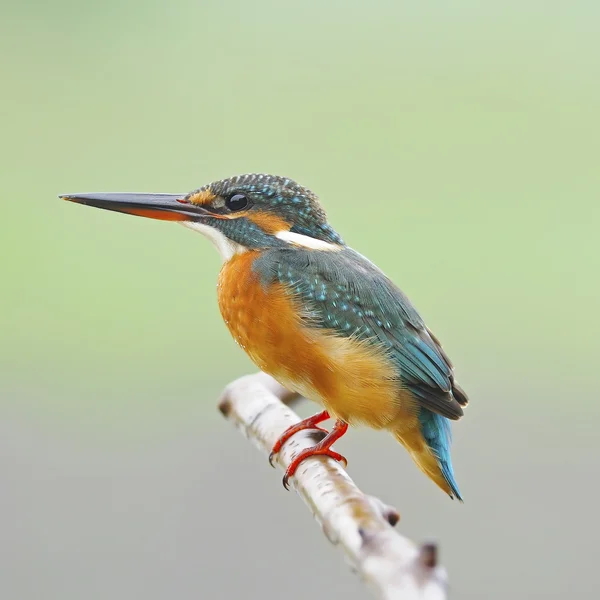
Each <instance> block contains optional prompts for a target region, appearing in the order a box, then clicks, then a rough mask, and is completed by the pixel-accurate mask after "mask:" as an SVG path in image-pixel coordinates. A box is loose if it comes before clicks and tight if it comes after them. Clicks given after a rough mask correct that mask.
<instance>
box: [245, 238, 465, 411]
mask: <svg viewBox="0 0 600 600" xmlns="http://www.w3.org/2000/svg"><path fill="white" fill-rule="evenodd" d="M254 269H255V271H256V272H257V274H258V275H259V277H260V278H261V280H262V281H263V283H264V284H268V283H272V282H279V283H282V284H284V285H285V286H286V287H287V288H288V289H289V290H290V293H291V294H293V295H295V296H296V297H297V298H298V300H299V301H300V302H301V303H302V305H303V306H304V307H305V308H306V310H307V312H308V314H310V317H311V318H310V323H311V325H312V326H317V327H323V328H326V329H330V330H332V331H334V332H335V333H336V334H338V335H343V336H354V337H356V338H358V339H361V340H368V341H372V342H376V343H379V344H381V345H382V346H383V347H385V348H386V350H387V351H388V353H389V355H390V356H391V358H392V359H393V361H394V363H395V364H396V366H397V376H398V378H399V379H400V380H401V381H402V384H403V385H404V386H405V387H406V388H408V389H409V390H410V391H411V392H412V394H413V396H414V397H415V399H416V400H417V401H418V402H419V404H420V405H421V406H423V407H424V408H427V409H428V410H431V411H433V412H435V413H437V414H439V415H442V416H444V417H447V418H449V419H458V418H459V417H460V416H461V415H462V414H463V410H462V406H464V405H466V404H467V402H468V399H467V396H466V395H465V393H464V392H463V391H462V390H461V388H460V387H459V386H458V385H457V384H456V383H455V381H454V374H453V367H452V363H451V362H450V360H449V359H448V356H447V355H446V354H445V352H444V351H443V349H442V347H441V346H440V343H439V342H438V340H437V339H436V338H435V337H434V336H433V334H432V333H431V332H430V331H429V330H428V329H427V327H426V326H425V324H424V322H423V319H422V318H421V316H420V315H419V313H418V312H417V311H416V309H415V308H414V307H413V305H412V304H411V302H410V301H409V299H408V298H407V297H406V296H405V294H403V292H402V291H401V290H400V289H399V288H398V287H397V286H396V285H394V283H393V282H392V281H391V280H390V279H389V278H388V277H386V276H385V275H384V274H383V273H382V271H380V270H379V269H378V268H377V267H376V266H375V265H373V263H371V262H370V261H369V260H367V259H366V258H365V257H363V256H362V255H360V254H359V253H357V252H355V251H354V250H352V249H350V248H348V247H343V248H342V249H341V250H339V251H318V250H308V249H307V250H303V249H297V248H295V249H273V250H268V251H266V252H265V253H264V254H263V255H262V256H261V257H260V258H258V259H257V260H256V261H255V263H254Z"/></svg>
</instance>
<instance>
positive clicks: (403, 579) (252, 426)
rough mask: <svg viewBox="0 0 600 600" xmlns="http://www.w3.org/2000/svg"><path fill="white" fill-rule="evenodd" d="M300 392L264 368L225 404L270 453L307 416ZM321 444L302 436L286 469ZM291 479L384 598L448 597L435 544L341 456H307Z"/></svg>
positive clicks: (284, 455)
mask: <svg viewBox="0 0 600 600" xmlns="http://www.w3.org/2000/svg"><path fill="white" fill-rule="evenodd" d="M296 398H298V396H297V395H295V394H292V393H291V392H289V391H288V390H286V389H285V388H283V387H282V386H281V385H279V384H278V383H277V382H276V381H275V380H274V379H272V378H271V377H269V376H268V375H265V374H264V373H257V374H255V375H248V376H246V377H242V378H241V379H238V380H236V381H234V382H233V383H231V384H230V385H229V386H228V387H227V388H226V389H225V392H224V393H223V396H222V398H221V402H220V404H219V409H220V410H221V412H222V413H223V415H225V417H226V418H227V419H229V420H230V421H232V422H233V423H234V424H235V425H236V426H237V427H238V428H239V429H240V430H241V431H242V432H243V433H244V435H245V436H246V437H247V438H248V439H250V440H251V441H252V442H253V443H254V445H256V446H257V447H258V448H259V449H260V450H261V451H262V452H263V453H265V454H266V455H268V454H269V452H270V450H271V448H272V446H273V444H274V443H275V441H276V440H277V438H278V437H279V436H280V435H281V433H282V432H283V431H284V430H285V429H287V428H288V427H289V426H291V425H294V424H295V423H297V422H298V421H299V420H300V418H299V417H298V415H296V413H294V412H293V411H292V410H291V408H289V406H288V405H289V404H290V403H291V402H292V401H293V400H295V399H296ZM314 444H315V438H314V437H313V435H312V434H311V433H310V431H306V432H300V433H298V434H296V435H294V436H293V438H291V439H290V440H289V441H288V442H286V444H285V445H284V447H283V449H282V451H281V452H280V454H279V457H278V464H279V466H280V467H282V468H283V469H285V468H286V467H287V465H289V464H290V462H291V460H292V459H293V457H294V456H295V455H296V454H297V453H298V452H301V451H302V450H304V449H305V448H308V447H310V446H312V445H314ZM265 463H266V460H265ZM291 482H292V485H294V487H295V488H296V491H297V492H298V494H299V495H300V497H301V498H302V499H303V500H304V501H305V502H306V504H307V505H308V507H309V508H310V510H311V512H312V513H313V515H314V516H315V518H316V520H317V521H318V522H319V523H320V524H321V526H322V528H323V532H324V533H325V535H326V536H327V538H328V539H329V540H330V541H331V542H332V543H334V544H337V545H339V546H340V548H342V550H343V552H344V553H345V555H346V557H347V559H348V560H349V562H350V563H351V564H352V566H353V567H354V568H355V569H356V571H357V572H358V574H359V575H360V576H361V578H362V579H363V580H364V581H365V582H366V583H367V585H368V586H369V587H370V589H371V590H372V591H373V592H374V594H375V595H376V597H378V598H381V599H382V600H413V599H417V598H419V599H423V600H443V599H444V598H446V588H447V585H446V582H447V578H446V572H445V570H444V569H443V567H441V566H439V565H438V564H437V548H436V546H435V544H431V543H429V544H425V545H424V546H422V547H421V548H419V547H417V546H416V545H415V544H414V543H413V542H411V541H410V540H409V539H407V538H405V537H404V536H402V535H400V534H399V533H398V532H397V531H396V530H395V529H393V527H392V526H393V525H395V524H396V523H397V522H398V520H399V518H400V515H399V514H398V512H397V511H396V510H395V509H393V508H391V507H390V506H387V505H385V504H384V503H383V502H381V500H379V499H377V498H374V497H372V496H367V495H365V494H364V493H363V492H361V491H360V490H359V489H358V487H356V485H355V483H354V482H353V481H352V480H351V479H350V477H349V476H348V474H347V473H346V471H345V470H344V469H343V468H342V467H341V466H340V465H339V464H338V463H337V462H335V461H334V460H333V459H331V458H327V457H316V458H311V459H308V460H306V461H305V462H303V463H302V464H301V465H300V467H299V468H298V471H297V472H296V475H295V476H294V477H293V478H292V480H291Z"/></svg>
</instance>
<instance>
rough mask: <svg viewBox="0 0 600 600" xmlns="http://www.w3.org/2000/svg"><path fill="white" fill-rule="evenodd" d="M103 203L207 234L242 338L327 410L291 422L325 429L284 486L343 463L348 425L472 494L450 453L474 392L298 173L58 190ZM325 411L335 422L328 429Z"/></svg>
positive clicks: (227, 309)
mask: <svg viewBox="0 0 600 600" xmlns="http://www.w3.org/2000/svg"><path fill="white" fill-rule="evenodd" d="M60 198H63V199H64V200H68V201H71V202H75V203H79V204H84V205H89V206H94V207H97V208H101V209H106V210H111V211H116V212H120V213H127V214H131V215H137V216H143V217H149V218H152V219H159V220H165V221H174V222H178V223H180V224H182V225H184V226H186V227H188V228H189V229H192V230H194V231H196V232H199V233H201V234H203V235H204V236H205V237H207V238H208V239H209V240H210V241H211V242H212V243H213V244H214V246H215V247H216V248H217V250H218V251H219V253H220V255H221V258H222V261H223V264H222V267H221V270H220V273H219V276H218V283H217V296H218V304H219V309H220V312H221V315H222V317H223V320H224V321H225V324H226V326H227V328H228V329H229V331H230V333H231V335H232V336H233V338H234V339H235V341H236V342H237V344H238V345H239V346H240V347H241V348H242V349H243V350H244V351H245V352H246V353H247V354H248V356H249V357H250V359H251V360H252V361H253V362H254V363H255V364H256V365H257V366H258V367H259V368H260V369H261V370H262V371H263V372H265V373H267V374H269V375H271V376H272V377H273V378H274V379H276V380H277V381H278V382H279V383H281V384H282V385H283V386H284V387H286V388H287V389H289V390H290V391H292V392H296V393H299V394H301V395H302V396H304V397H306V398H308V399H309V400H312V401H313V402H315V403H317V404H318V405H320V407H321V409H322V410H321V411H320V412H318V413H317V414H315V415H314V416H311V417H309V418H307V419H304V420H303V421H301V422H299V423H298V424H296V425H293V426H292V427H290V428H288V429H287V430H286V431H285V432H284V433H283V434H282V435H281V437H280V438H279V439H278V440H277V442H276V443H275V445H274V446H273V450H272V452H271V456H270V457H269V460H270V462H271V464H273V459H274V458H275V457H276V456H277V454H278V453H279V451H280V450H281V449H282V446H283V444H284V443H285V442H286V441H287V440H289V439H290V438H291V437H292V436H293V435H294V434H295V433H297V432H299V431H301V430H304V429H317V430H320V434H319V435H321V436H322V438H321V439H320V440H319V441H318V442H317V443H316V444H315V445H314V446H312V447H310V448H307V449H305V450H304V451H302V452H300V453H299V454H298V455H297V456H295V457H294V458H293V460H292V461H291V463H290V464H289V466H288V468H287V470H286V473H285V476H284V478H283V484H284V486H285V487H286V488H288V489H289V481H290V478H291V477H293V476H294V474H295V472H296V470H297V468H298V466H299V465H300V464H301V463H302V462H303V461H305V460H307V459H309V458H310V457H313V456H329V457H331V458H333V459H334V460H336V461H339V462H342V463H344V465H346V459H345V457H343V456H342V455H341V454H339V453H337V452H335V451H334V450H333V449H332V448H331V446H332V445H333V443H334V442H336V441H337V440H339V439H340V438H341V437H342V436H343V435H344V434H345V433H346V431H347V430H348V427H349V426H353V427H354V426H367V427H371V428H373V429H376V430H384V431H388V432H390V433H391V434H392V435H393V437H394V438H395V439H396V440H397V441H398V442H400V444H402V445H403V446H404V448H405V449H406V450H407V451H408V453H409V455H410V456H411V457H412V459H413V460H414V462H415V463H416V465H417V466H418V467H419V468H420V469H421V471H422V472H423V473H425V475H427V476H428V477H429V478H430V479H431V480H432V481H433V482H434V483H435V484H437V485H438V486H439V488H441V489H442V490H443V491H444V492H446V494H448V495H449V496H450V498H456V499H458V500H459V501H461V502H462V501H463V499H462V496H461V494H460V491H459V488H458V485H457V482H456V478H455V475H454V471H453V467H452V460H451V456H450V446H451V421H454V420H457V419H459V418H460V417H462V416H463V414H464V413H463V408H464V407H465V406H466V405H467V403H468V397H467V395H466V393H465V392H464V391H463V389H462V388H461V387H460V386H459V385H458V384H457V382H456V380H455V377H454V367H453V365H452V363H451V361H450V359H449V357H448V355H447V354H446V352H445V351H444V350H443V349H442V346H441V344H440V342H439V340H438V339H437V338H436V336H435V335H434V334H433V333H432V332H431V330H430V329H429V328H428V327H427V326H426V325H425V322H424V320H423V319H422V317H421V316H420V314H419V313H418V312H417V310H416V309H415V307H414V306H413V304H412V303H411V302H410V300H409V299H408V297H407V296H406V295H405V294H404V293H403V292H402V291H401V290H400V288H399V287H397V286H396V285H395V284H394V283H393V282H392V281H391V279H389V278H388V277H387V276H386V275H385V274H384V273H383V271H381V270H380V269H379V268H378V267H377V266H375V265H374V264H373V263H372V262H371V261H370V260H368V259H367V258H365V257H364V256H363V255H361V254H360V253H359V252H357V251H356V250H354V249H352V248H351V247H350V246H348V245H347V244H346V243H345V242H344V241H343V239H342V238H341V237H340V235H339V234H338V233H337V232H336V230H335V229H334V228H333V227H332V226H331V225H330V224H329V222H328V219H327V215H326V213H325V210H324V209H323V207H322V205H321V203H320V201H319V199H318V197H317V196H316V195H315V194H314V193H313V192H311V191H310V190H309V189H307V188H306V187H304V186H302V185H300V184H299V183H297V182H296V181H294V180H292V179H289V178H286V177H280V176H276V175H268V174H257V173H254V174H244V175H237V176H234V177H230V178H227V179H223V180H219V181H215V182H213V183H210V184H207V185H205V186H203V187H200V188H198V189H195V190H193V191H191V192H189V193H186V194H146V193H91V194H90V193H85V194H68V195H63V196H60ZM328 419H333V420H334V424H333V427H332V428H331V430H330V431H328V430H326V429H324V428H323V427H321V426H320V424H321V423H323V422H324V421H326V420H328Z"/></svg>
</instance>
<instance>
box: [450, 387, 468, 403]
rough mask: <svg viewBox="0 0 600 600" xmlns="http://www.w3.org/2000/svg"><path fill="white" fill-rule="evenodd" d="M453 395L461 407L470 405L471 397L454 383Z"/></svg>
mask: <svg viewBox="0 0 600 600" xmlns="http://www.w3.org/2000/svg"><path fill="white" fill-rule="evenodd" d="M452 395H453V396H454V399H455V400H456V401H457V402H458V403H459V404H460V405H461V406H466V405H467V404H469V397H468V396H467V394H466V393H465V391H464V390H463V389H462V388H461V387H460V385H458V384H457V383H454V382H452Z"/></svg>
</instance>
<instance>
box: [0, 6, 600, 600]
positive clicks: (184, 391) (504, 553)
mask: <svg viewBox="0 0 600 600" xmlns="http://www.w3.org/2000/svg"><path fill="white" fill-rule="evenodd" d="M599 19H600V4H598V3H597V2H591V1H589V0H588V1H585V0H579V1H571V2H560V1H558V2H541V1H534V0H528V1H520V2H517V1H516V0H509V1H507V2H502V3H498V2H496V3H491V2H487V3H482V2H475V1H474V0H471V1H467V0H464V1H460V2H451V3H448V2H440V1H434V2H427V3H425V2H416V1H414V2H398V1H391V0H389V1H383V0H378V1H373V2H368V3H367V2H348V1H346V2H341V1H335V2H328V3H322V2H316V1H314V0H305V1H304V2H301V3H300V2H296V3H287V2H268V1H265V0H258V1H254V2H242V1H237V2H223V3H218V2H214V1H211V2H192V1H190V0H187V1H186V0H175V1H173V2H170V3H166V2H165V3H157V2H142V1H140V0H121V1H119V2H116V1H114V0H109V1H108V2H103V3H93V2H69V1H67V0H62V1H61V0H59V1H55V2H35V1H27V0H25V1H23V2H20V3H16V2H15V3H10V2H8V3H6V2H3V3H2V5H1V7H0V50H1V53H0V67H1V74H2V80H1V82H2V83H1V87H2V93H1V94H0V115H1V142H0V165H1V166H0V177H1V179H0V181H1V184H2V193H3V201H2V218H1V219H0V257H1V259H0V260H1V263H0V264H1V274H2V278H1V282H2V283H1V286H2V287H1V295H0V309H1V310H0V394H1V404H0V410H1V414H2V418H1V421H0V474H1V477H2V480H3V486H2V487H3V491H2V493H1V494H0V530H1V531H2V532H3V533H2V536H1V541H0V559H1V560H0V597H2V598H3V599H4V598H6V599H13V598H15V599H19V600H20V599H29V598H31V599H36V598H45V599H47V598H57V599H58V598H60V599H61V600H65V599H71V598H72V599H79V598H86V600H90V599H95V598H98V599H101V598H102V599H104V598H108V597H110V598H119V599H120V598H124V599H125V598H127V599H129V598H138V597H139V598H141V597H143V598H145V599H149V600H153V599H157V600H158V599H159V598H178V599H186V598H190V599H191V598H198V597H200V598H204V597H211V598H233V597H237V596H238V595H240V594H243V595H244V597H248V598H260V599H271V598H273V599H275V598H281V597H282V594H283V595H285V597H286V598H289V599H291V600H294V599H301V598H306V597H307V596H308V595H309V594H310V595H315V596H317V597H325V593H335V594H339V597H344V598H348V599H350V598H362V597H364V595H365V592H364V590H363V588H362V587H361V585H360V583H359V582H358V580H357V579H356V578H355V577H354V576H353V575H351V574H350V573H349V572H347V568H346V566H345V565H344V564H343V561H342V560H341V557H340V556H338V553H336V551H335V550H334V549H332V548H330V547H328V546H327V544H326V542H325V541H324V539H322V536H321V534H320V533H319V531H318V528H317V526H316V525H314V524H312V523H311V518H310V516H309V515H308V513H307V511H306V510H305V508H304V507H303V506H302V505H301V503H300V502H299V501H298V499H297V498H295V497H294V495H293V494H286V493H285V492H284V490H283V488H282V487H281V483H280V476H279V475H276V474H275V473H274V472H273V471H271V470H270V469H269V467H268V464H267V462H266V460H265V459H264V457H261V456H260V455H259V454H258V453H257V452H254V451H251V450H250V447H249V446H248V444H247V442H245V441H244V440H243V439H242V438H241V436H240V435H239V434H238V433H236V432H235V431H234V430H233V429H232V427H231V426H230V425H229V424H228V423H226V422H225V421H223V420H222V418H221V417H220V415H219V414H218V413H217V411H216V410H215V405H216V401H217V398H218V395H219V392H220V390H221V389H222V388H223V387H224V386H225V385H226V384H227V383H228V382H229V381H231V380H232V379H234V378H236V377H238V376H240V375H242V374H244V373H247V372H251V371H252V370H253V366H252V365H251V364H250V362H249V361H248V360H247V359H246V357H245V356H244V354H243V353H242V351H241V350H240V349H238V348H237V347H236V346H235V344H234V343H233V341H232V340H231V339H230V337H229V335H228V333H227V331H226V329H225V326H224V325H223V323H222V322H221V319H220V316H219V313H218V309H217V304H216V298H215V296H216V294H215V281H216V276H217V272H218V269H219V258H218V256H217V254H216V252H215V251H214V249H213V248H212V247H211V246H210V245H209V244H208V243H207V242H206V241H205V240H203V239H202V238H201V237H200V236H198V235H197V234H194V233H193V232H189V231H185V230H184V229H183V228H181V227H176V226H174V225H172V224H165V223H160V222H155V221H148V220H142V219H134V218H130V217H125V216H122V215H117V214H114V213H108V212H103V211H98V210H92V209H89V208H84V207H80V206H75V205H71V204H67V203H64V202H61V201H59V200H58V199H57V195H58V194H60V193H72V192H85V191H168V192H187V191H188V190H190V189H192V188H196V187H198V186H200V185H203V184H204V183H207V182H210V181H213V180H215V179H220V178H222V177H226V176H230V175H233V174H237V173H243V172H254V171H259V172H270V173H275V174H281V175H285V176H288V177H292V178H294V179H296V180H298V181H300V182H301V183H302V184H304V185H306V186H308V187H310V188H311V189H313V190H314V191H315V192H317V193H318V194H319V195H320V196H321V198H322V200H323V202H324V204H325V206H326V208H327V210H328V213H329V216H330V220H331V222H332V224H333V225H334V227H335V228H336V229H337V230H338V231H339V232H340V233H341V234H342V235H343V237H344V238H345V240H346V241H347V242H348V243H349V244H350V245H352V246H354V247H355V248H356V249H358V250H359V251H360V252H362V253H364V254H367V255H368V256H369V257H370V258H371V259H372V260H373V261H374V262H376V263H377V264H378V265H379V266H381V267H382V268H383V269H384V270H385V271H386V273H388V274H389V275H390V276H391V277H392V278H393V279H394V280H395V281H396V282H397V283H398V284H399V285H400V286H401V287H402V288H403V289H404V290H405V291H406V292H407V293H408V294H409V296H410V297H411V298H412V300H413V301H414V302H415V304H416V305H417V306H418V307H419V309H420V310H421V312H422V313H423V315H424V316H425V317H426V319H427V322H428V324H429V326H430V327H431V328H432V329H433V330H434V332H435V333H436V334H437V335H438V337H440V338H441V339H442V340H443V342H444V344H445V347H446V349H447V350H448V352H449V354H450V355H451V357H452V359H453V361H454V362H455V364H456V366H457V375H458V379H459V381H460V382H461V384H462V385H463V386H464V387H465V388H466V389H467V391H468V392H469V394H470V396H471V399H472V402H471V406H470V407H469V410H468V412H467V416H466V418H465V419H464V420H463V421H461V422H460V423H459V424H457V425H456V426H455V428H454V431H455V445H454V462H455V468H456V472H457V477H458V481H459V484H460V487H461V490H462V492H463V495H464V497H465V500H466V503H465V505H464V506H461V505H459V504H457V503H452V502H450V501H449V500H448V499H447V498H446V497H444V496H443V494H441V493H440V492H439V490H437V489H436V488H435V487H434V486H433V485H432V484H431V483H430V482H428V481H427V480H426V479H425V478H424V477H423V476H422V475H421V474H420V473H419V472H418V471H417V470H416V469H415V468H414V466H413V465H412V464H411V462H410V460H409V459H408V457H407V456H406V453H405V452H404V451H403V450H402V449H401V448H399V447H397V446H396V445H395V444H394V442H393V441H392V440H391V439H388V437H387V436H385V435H383V434H375V433H373V432H369V431H353V432H351V435H349V436H347V438H345V439H344V441H343V442H342V443H341V444H340V445H339V448H340V449H341V450H343V451H344V453H345V454H346V455H347V456H348V458H349V461H350V467H349V468H350V473H351V475H352V476H353V477H354V478H355V479H356V481H357V483H358V484H359V485H360V486H361V487H363V488H364V489H365V490H366V491H368V492H370V493H373V494H375V495H378V496H380V497H382V498H383V499H384V500H385V501H387V502H389V503H391V504H394V505H396V506H397V507H398V508H399V509H400V511H401V513H402V515H403V519H402V521H401V524H400V527H401V529H402V531H403V532H405V533H406V534H407V535H410V536H411V537H413V538H414V539H415V540H422V539H425V538H430V537H434V538H436V539H438V540H439V541H440V543H441V549H442V558H443V562H444V563H445V565H446V566H447V567H448V569H449V572H450V580H451V585H452V588H453V593H454V597H456V598H490V599H495V598H504V597H506V596H507V595H510V596H511V597H518V598H538V597H539V598H542V597H543V598H563V597H571V596H575V594H577V595H581V596H585V595H586V594H587V595H592V594H593V592H592V589H593V588H595V583H594V580H595V576H593V575H592V568H593V566H595V561H594V562H592V561H593V558H594V555H597V547H596V546H597V536H598V533H599V531H598V528H599V527H598V517H597V506H596V505H597V496H596V495H597V493H598V491H600V490H599V486H598V482H597V475H596V476H594V475H593V473H594V472H595V473H596V474H597V473H598V464H597V459H598V451H599V449H600V448H599V443H598V435H597V428H596V424H597V422H598V417H599V416H600V415H599V410H598V400H597V395H598V375H597V373H598V366H597V361H598V358H599V353H598V349H599V348H598V341H597V340H598V336H599V334H600V320H599V318H598V313H597V307H598V304H599V300H600V285H599V284H598V273H599V267H600V252H599V250H600V244H599V242H598V224H599V223H600V220H599V219H600V208H599V206H598V200H599V194H600V174H599V169H598V160H599V153H600V119H599V114H600V113H599V108H600V36H599V35H598V23H599V22H600V21H599ZM311 409H312V407H310V406H305V407H303V410H304V411H305V412H308V411H310V410H311ZM303 574H304V575H307V576H308V575H310V579H309V580H308V581H307V587H305V586H303V585H302V584H301V583H300V582H299V581H298V579H299V577H301V576H302V575H303Z"/></svg>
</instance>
